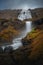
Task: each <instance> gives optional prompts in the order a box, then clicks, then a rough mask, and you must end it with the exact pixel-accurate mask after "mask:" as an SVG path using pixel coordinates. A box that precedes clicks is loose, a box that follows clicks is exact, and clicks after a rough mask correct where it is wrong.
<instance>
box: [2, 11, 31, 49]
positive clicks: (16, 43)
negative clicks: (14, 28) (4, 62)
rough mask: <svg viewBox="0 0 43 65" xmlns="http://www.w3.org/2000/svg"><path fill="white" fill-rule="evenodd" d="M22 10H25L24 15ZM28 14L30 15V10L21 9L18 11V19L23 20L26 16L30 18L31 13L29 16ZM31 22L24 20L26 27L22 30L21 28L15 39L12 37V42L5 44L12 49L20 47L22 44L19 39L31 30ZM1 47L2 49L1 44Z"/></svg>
mask: <svg viewBox="0 0 43 65" xmlns="http://www.w3.org/2000/svg"><path fill="white" fill-rule="evenodd" d="M23 12H25V15H24V14H23ZM26 13H27V14H26ZM29 15H30V12H28V10H26V11H25V10H23V11H22V12H21V13H20V15H19V16H18V19H21V20H23V19H26V18H31V15H30V17H29ZM19 17H20V18H19ZM21 17H22V18H21ZM31 24H32V22H31V21H26V27H25V28H24V30H22V32H21V33H20V34H19V35H18V36H17V37H16V38H15V39H13V44H11V45H7V46H12V47H13V49H14V50H16V49H18V48H19V47H21V46H22V42H21V39H22V38H24V37H25V36H26V35H27V33H28V32H30V31H31V29H32V27H31ZM2 48H3V49H4V48H5V46H2Z"/></svg>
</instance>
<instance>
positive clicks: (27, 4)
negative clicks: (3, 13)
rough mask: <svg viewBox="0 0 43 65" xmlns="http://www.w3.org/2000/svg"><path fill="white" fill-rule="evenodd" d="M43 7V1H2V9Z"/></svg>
mask: <svg viewBox="0 0 43 65" xmlns="http://www.w3.org/2000/svg"><path fill="white" fill-rule="evenodd" d="M35 7H43V0H0V9H8V8H9V9H17V8H35Z"/></svg>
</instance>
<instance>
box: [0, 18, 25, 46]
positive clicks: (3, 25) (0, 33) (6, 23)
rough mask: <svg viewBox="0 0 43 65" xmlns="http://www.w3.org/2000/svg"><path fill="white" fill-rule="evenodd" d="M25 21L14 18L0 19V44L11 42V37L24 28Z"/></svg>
mask: <svg viewBox="0 0 43 65" xmlns="http://www.w3.org/2000/svg"><path fill="white" fill-rule="evenodd" d="M24 26H25V23H24V22H22V21H20V20H18V19H15V20H14V21H12V19H10V20H7V19H0V45H1V43H5V42H12V39H13V38H14V37H15V36H17V35H18V34H19V33H20V31H21V30H22V29H23V28H24Z"/></svg>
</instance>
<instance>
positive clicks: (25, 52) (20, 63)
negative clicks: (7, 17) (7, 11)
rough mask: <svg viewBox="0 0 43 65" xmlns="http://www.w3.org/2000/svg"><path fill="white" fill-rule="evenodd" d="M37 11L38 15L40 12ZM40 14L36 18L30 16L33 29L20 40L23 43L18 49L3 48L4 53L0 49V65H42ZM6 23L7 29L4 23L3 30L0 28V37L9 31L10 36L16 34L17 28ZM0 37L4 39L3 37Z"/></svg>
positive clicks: (42, 48)
mask: <svg viewBox="0 0 43 65" xmlns="http://www.w3.org/2000/svg"><path fill="white" fill-rule="evenodd" d="M35 10H37V9H35ZM39 10H40V9H39ZM39 10H38V13H39V12H40V11H39ZM35 12H37V11H35ZM41 13H43V10H42V9H41ZM41 13H40V15H38V17H35V18H34V16H36V15H35V14H34V15H33V14H32V16H33V19H34V21H33V24H34V25H35V28H33V29H32V31H31V32H30V33H28V34H27V36H26V37H25V38H23V39H22V40H21V41H22V43H23V46H22V47H20V48H19V49H17V50H13V48H12V47H7V48H5V50H4V51H3V49H2V48H1V47H0V65H3V64H4V65H43V15H42V14H41ZM4 22H5V21H4ZM7 23H8V27H6V26H7V24H6V23H5V24H6V25H5V24H4V26H5V28H4V29H3V26H1V27H0V31H1V32H0V36H1V35H4V36H6V34H9V30H10V32H11V33H12V34H13V33H14V32H15V34H16V33H17V32H18V29H19V28H18V27H17V28H16V26H14V25H13V24H11V22H8V21H7ZM9 23H10V24H9ZM15 23H16V22H15ZM1 24H2V25H3V22H2V23H0V25H1ZM16 24H17V23H16ZM20 24H21V23H20ZM17 25H19V24H17ZM3 33H4V34H3ZM5 33H6V34H5ZM17 34H18V33H17ZM13 35H14V34H13ZM7 36H8V35H7ZM1 37H2V38H6V37H3V36H1ZM1 37H0V38H1ZM8 38H9V37H8ZM8 38H7V39H8ZM10 38H11V37H10Z"/></svg>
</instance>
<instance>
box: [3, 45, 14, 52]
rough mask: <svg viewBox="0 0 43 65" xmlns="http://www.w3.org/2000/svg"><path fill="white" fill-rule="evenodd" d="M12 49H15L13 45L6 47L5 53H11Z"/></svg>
mask: <svg viewBox="0 0 43 65" xmlns="http://www.w3.org/2000/svg"><path fill="white" fill-rule="evenodd" d="M12 51H13V47H12V46H8V47H5V49H4V52H5V53H10V52H12Z"/></svg>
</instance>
